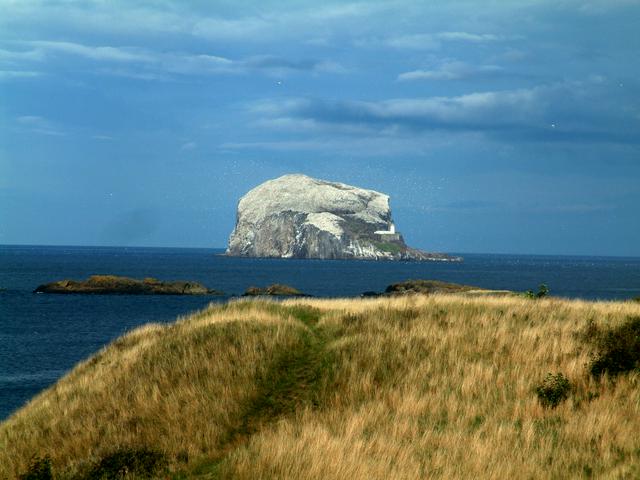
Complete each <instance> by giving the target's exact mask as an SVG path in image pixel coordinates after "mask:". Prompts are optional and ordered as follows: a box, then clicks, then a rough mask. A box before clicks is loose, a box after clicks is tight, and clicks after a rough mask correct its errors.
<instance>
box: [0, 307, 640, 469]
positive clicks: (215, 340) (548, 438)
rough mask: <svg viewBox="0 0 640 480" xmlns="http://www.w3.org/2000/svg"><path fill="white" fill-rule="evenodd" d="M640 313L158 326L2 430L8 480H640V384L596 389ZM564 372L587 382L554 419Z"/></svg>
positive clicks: (448, 310)
mask: <svg viewBox="0 0 640 480" xmlns="http://www.w3.org/2000/svg"><path fill="white" fill-rule="evenodd" d="M630 316H640V305H638V304H637V303H632V302H617V303H616V302H611V303H607V302H602V303H593V302H584V301H568V300H560V299H553V298H551V299H542V300H528V299H523V298H518V297H508V296H505V297H470V296H461V295H432V296H429V297H424V296H410V297H398V298H378V299H367V300H354V299H332V300H315V299H298V300H291V301H286V302H283V303H280V304H279V303H275V302H264V301H260V302H250V301H247V302H235V303H231V304H229V305H227V306H223V307H211V308H209V309H207V310H205V311H203V312H201V313H199V314H196V315H194V316H192V317H190V318H185V319H182V320H180V321H178V322H177V323H176V324H173V325H170V326H160V325H149V326H145V327H142V328H140V329H138V330H136V331H134V332H131V333H130V334H128V335H126V336H124V337H122V338H121V339H119V340H118V341H116V342H114V343H113V344H111V345H110V346H108V347H107V348H105V349H104V350H103V351H101V352H99V353H98V354H96V355H95V356H94V357H92V358H91V359H89V360H88V361H86V362H84V363H83V364H81V365H79V366H78V367H76V369H75V370H74V371H73V372H71V373H70V374H69V375H67V376H66V377H65V378H63V379H62V380H61V381H59V382H58V383H57V384H56V385H55V386H54V387H52V388H50V389H48V390H47V391H45V392H43V393H42V394H40V395H39V396H37V397H35V398H34V399H33V400H32V401H31V402H30V403H29V404H28V405H27V406H25V407H24V408H23V409H21V410H20V411H18V412H17V413H16V414H14V415H13V416H12V417H11V418H10V419H8V420H7V421H6V422H4V423H3V424H2V425H0V477H8V478H11V477H12V476H15V475H16V473H17V472H21V471H24V469H25V468H26V466H27V464H28V461H29V458H30V457H31V455H33V454H39V455H44V454H49V455H50V456H51V458H52V460H53V464H54V470H55V471H56V472H61V473H64V474H65V475H72V474H73V473H74V472H78V471H81V470H82V468H83V465H87V464H89V463H90V462H92V461H95V460H96V459H98V458H100V457H101V456H102V455H104V454H105V453H108V452H110V451H113V450H114V448H116V447H120V446H149V447H153V448H158V449H160V450H162V451H163V452H165V453H166V454H167V456H168V458H169V461H170V464H171V466H170V468H171V471H172V472H173V473H172V474H171V475H173V476H175V477H176V478H185V477H187V478H191V477H198V478H242V479H257V478H301V479H302V478H304V479H324V478H350V479H371V478H380V479H383V478H384V479H387V478H394V479H404V478H407V479H409V478H411V479H414V478H473V477H478V478H490V479H492V478H495V479H502V478H518V479H520V478H523V479H526V478H532V479H533V478H535V479H538V478H542V479H545V478H549V479H552V478H576V477H577V478H581V477H584V478H587V477H590V476H593V477H597V478H640V434H639V433H638V432H640V375H639V374H638V373H631V374H627V375H623V376H620V377H619V378H618V379H616V381H615V382H614V381H610V380H607V379H603V380H601V381H600V382H597V381H595V380H593V379H592V378H591V377H590V376H589V375H588V373H587V368H586V367H585V365H586V364H587V363H588V362H589V358H590V357H589V355H590V351H589V348H588V346H587V345H586V344H585V343H584V342H583V340H582V339H581V337H580V332H581V331H583V330H584V328H585V327H586V325H587V323H588V322H589V321H590V320H593V321H595V322H597V323H600V324H618V323H620V322H623V321H624V320H625V319H626V318H628V317H630ZM548 372H553V373H555V372H562V373H563V374H564V375H565V376H566V377H567V378H568V379H569V381H570V382H571V385H572V391H571V393H570V396H569V398H568V400H567V401H565V402H564V403H562V404H560V405H559V406H558V407H557V408H555V409H546V408H543V407H542V406H541V405H540V403H539V401H538V399H537V396H536V394H535V391H534V390H535V387H536V386H537V385H538V384H539V383H540V382H541V381H542V379H543V378H544V376H545V375H546V374H547V373H548Z"/></svg>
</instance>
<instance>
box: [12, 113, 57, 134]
mask: <svg viewBox="0 0 640 480" xmlns="http://www.w3.org/2000/svg"><path fill="white" fill-rule="evenodd" d="M16 123H17V124H18V125H19V126H20V127H21V128H23V129H24V130H27V131H30V132H34V133H40V134H42V135H52V136H65V135H66V134H67V133H66V132H65V131H64V130H63V129H62V128H60V127H59V126H58V125H56V124H55V123H54V122H52V121H50V120H48V119H46V118H44V117H40V116H38V115H22V116H19V117H17V118H16Z"/></svg>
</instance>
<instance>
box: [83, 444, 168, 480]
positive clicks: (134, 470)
mask: <svg viewBox="0 0 640 480" xmlns="http://www.w3.org/2000/svg"><path fill="white" fill-rule="evenodd" d="M167 463H168V462H167V457H166V456H165V454H163V453H162V452H159V451H156V450H152V449H149V448H144V447H143V448H120V449H118V450H116V451H115V452H112V453H110V454H108V455H106V456H105V457H103V458H102V460H100V461H99V462H98V463H96V464H95V465H94V466H93V467H92V468H91V469H90V470H89V472H88V473H87V474H86V475H85V476H84V477H83V478H85V479H86V480H111V479H121V478H125V476H126V475H134V476H135V477H137V478H151V477H152V476H153V475H154V474H156V473H157V472H158V471H160V470H162V469H164V468H165V467H166V466H167Z"/></svg>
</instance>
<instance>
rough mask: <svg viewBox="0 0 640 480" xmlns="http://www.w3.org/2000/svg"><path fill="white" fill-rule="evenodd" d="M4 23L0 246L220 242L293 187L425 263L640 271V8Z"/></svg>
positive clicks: (58, 15) (464, 6) (11, 1)
mask: <svg viewBox="0 0 640 480" xmlns="http://www.w3.org/2000/svg"><path fill="white" fill-rule="evenodd" d="M0 12H2V13H1V14H0V243H5V244H47V245H143V246H193V247H224V246H226V242H227V239H228V235H229V233H230V232H231V230H232V228H233V224H234V221H235V207H236V203H237V201H238V199H239V197H240V196H241V195H242V194H243V193H245V192H246V191H248V190H249V189H250V188H252V187H254V186H256V185H258V184H259V183H261V182H263V181H265V180H267V179H270V178H274V177H277V176H279V175H282V174H285V173H293V172H301V173H306V174H308V175H311V176H315V177H319V178H324V179H328V180H335V181H341V182H345V183H351V184H355V185H358V186H362V187H367V188H372V189H375V190H379V191H382V192H385V193H388V194H389V195H390V196H391V202H392V209H393V214H394V217H395V220H396V223H397V225H398V228H399V230H401V231H402V232H403V234H404V236H405V239H406V240H407V242H408V243H409V244H411V245H412V246H415V247H419V248H423V249H427V250H434V251H448V252H487V253H533V254H587V255H588V254H595V255H633V256H638V255H640V208H639V206H640V80H639V79H640V34H639V33H638V19H639V18H640V2H639V1H636V0H618V1H616V0H554V1H544V0H539V1H519V2H515V1H504V0H502V1H485V2H476V1H458V2H455V1H453V2H445V1H434V2H421V1H385V2H375V1H367V2H356V3H348V2H302V1H301V2H268V1H262V2H242V1H218V2H216V1H192V2H186V1H177V0H176V1H172V0H164V1H135V0H133V1H132V0H126V1H124V0H122V1H117V0H116V1H109V2H106V1H73V0H65V1H56V0H47V1H35V0H0Z"/></svg>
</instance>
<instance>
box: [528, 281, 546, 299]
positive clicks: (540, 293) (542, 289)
mask: <svg viewBox="0 0 640 480" xmlns="http://www.w3.org/2000/svg"><path fill="white" fill-rule="evenodd" d="M547 295H549V287H547V285H546V284H544V283H541V284H540V286H539V287H538V291H537V293H534V292H533V290H527V291H526V292H524V296H525V297H527V298H544V297H546V296H547Z"/></svg>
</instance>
